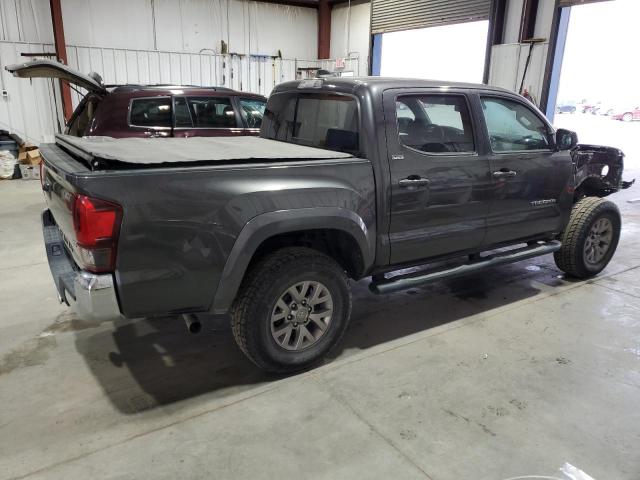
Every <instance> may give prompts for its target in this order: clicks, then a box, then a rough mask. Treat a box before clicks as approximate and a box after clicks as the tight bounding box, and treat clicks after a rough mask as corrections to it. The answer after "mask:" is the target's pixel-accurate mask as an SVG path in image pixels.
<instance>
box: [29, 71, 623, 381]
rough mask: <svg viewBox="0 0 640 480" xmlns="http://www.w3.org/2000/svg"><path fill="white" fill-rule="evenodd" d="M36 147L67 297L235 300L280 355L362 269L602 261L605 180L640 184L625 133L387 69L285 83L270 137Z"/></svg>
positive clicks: (318, 338) (592, 267)
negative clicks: (620, 145)
mask: <svg viewBox="0 0 640 480" xmlns="http://www.w3.org/2000/svg"><path fill="white" fill-rule="evenodd" d="M41 153H42V156H43V158H44V164H43V168H42V175H41V177H42V188H43V190H44V195H45V199H46V202H47V209H46V210H45V212H44V213H43V216H42V219H43V225H44V237H45V243H46V250H47V256H48V259H49V262H50V266H51V271H52V273H53V277H54V279H55V283H56V287H57V289H58V293H59V295H60V299H61V301H65V302H67V303H69V304H73V306H74V307H75V308H76V309H77V311H78V312H79V314H80V315H83V316H88V317H100V318H104V317H109V316H116V315H123V316H124V317H128V318H133V317H146V316H157V315H176V316H178V315H181V316H183V317H184V318H185V320H186V322H187V325H188V326H189V327H190V328H191V329H194V330H195V329H196V327H197V326H198V323H197V318H198V317H197V315H198V314H203V313H216V314H222V313H227V312H228V313H230V318H231V326H232V330H233V334H234V336H235V338H236V340H237V342H238V345H239V347H240V348H241V349H242V351H243V352H245V353H246V355H247V356H248V357H249V358H250V359H251V360H252V361H253V362H255V364H256V365H258V366H259V367H261V368H263V369H265V370H269V371H275V372H291V371H296V370H300V369H304V368H308V367H309V366H311V365H313V364H315V363H316V362H317V361H318V360H320V359H321V358H323V356H324V355H325V354H326V353H327V352H328V351H329V350H330V349H331V348H332V347H333V346H334V345H335V344H336V343H337V342H338V341H339V340H340V338H341V336H342V334H343V333H344V331H345V329H346V327H347V324H348V320H349V316H350V313H351V294H350V287H349V282H350V279H353V280H358V279H362V278H364V277H371V284H370V287H371V290H372V292H374V293H378V294H385V293H387V292H391V291H394V290H398V289H403V288H407V287H412V286H416V285H421V284H424V283H427V282H430V281H434V280H437V279H443V278H448V277H453V276H459V275H464V274H466V273H470V272H477V271H480V270H482V269H485V268H490V267H493V266H495V265H500V264H504V263H509V262H515V261H519V260H523V259H527V258H532V257H535V256H539V255H544V254H548V253H553V254H554V256H555V261H556V264H557V265H558V268H559V269H561V270H562V271H564V272H566V273H567V274H568V275H571V276H574V277H577V278H587V277H590V276H593V275H596V274H597V273H599V272H600V271H601V270H602V269H603V268H605V266H606V265H607V263H608V262H609V260H610V259H611V257H612V255H613V254H614V252H615V250H616V246H617V243H618V239H619V235H620V214H619V212H618V209H617V208H616V206H615V204H613V203H611V202H609V201H606V200H604V199H603V198H602V197H605V196H607V195H609V194H611V193H614V192H616V191H618V190H619V189H621V188H626V187H628V186H629V185H630V182H623V181H622V170H623V157H624V155H623V153H622V152H620V151H619V150H617V149H614V148H608V147H597V146H586V145H578V144H577V138H576V135H575V134H574V133H573V132H570V131H567V130H558V131H554V129H553V128H552V126H551V125H550V124H549V122H548V121H547V120H546V119H545V117H544V116H543V115H542V114H541V113H540V111H538V110H537V109H536V108H535V107H534V106H533V105H532V104H531V103H529V102H528V101H527V100H525V99H523V98H522V97H520V96H518V95H515V94H513V93H510V92H508V91H506V90H502V89H496V88H491V87H487V86H485V85H472V84H459V83H444V82H433V81H422V80H400V79H391V78H325V79H317V80H303V81H296V82H289V83H285V84H282V85H279V86H278V87H276V89H275V90H274V92H273V93H272V95H271V97H270V98H269V101H268V105H267V109H266V112H265V117H264V121H263V124H262V129H261V136H260V138H257V137H256V138H253V137H246V138H234V139H230V138H188V139H184V138H165V139H131V138H128V139H112V138H104V137H94V138H90V137H88V138H77V137H68V136H58V137H57V140H56V143H55V144H48V145H42V146H41ZM417 266H420V268H418V269H411V272H410V273H406V270H405V269H407V267H417ZM401 270H405V271H401Z"/></svg>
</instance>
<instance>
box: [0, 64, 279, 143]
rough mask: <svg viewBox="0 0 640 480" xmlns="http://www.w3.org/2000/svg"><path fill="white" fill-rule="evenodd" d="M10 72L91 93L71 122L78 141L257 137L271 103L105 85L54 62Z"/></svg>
mask: <svg viewBox="0 0 640 480" xmlns="http://www.w3.org/2000/svg"><path fill="white" fill-rule="evenodd" d="M6 69H7V70H8V71H9V72H11V73H13V74H14V75H15V76H17V77H22V78H41V77H44V78H48V77H51V78H62V79H64V80H67V81H68V82H70V83H72V84H74V85H77V86H79V87H82V88H84V89H86V90H87V94H86V95H85V96H84V98H83V99H82V100H81V101H80V103H79V104H78V106H77V107H76V109H75V111H74V112H73V115H72V116H71V118H70V119H69V122H68V123H67V126H66V129H65V133H66V134H67V135H73V136H75V137H83V136H108V137H115V138H121V137H143V138H145V137H221V136H222V137H228V136H242V135H258V133H259V132H260V125H261V124H262V115H263V113H264V108H265V105H266V102H267V99H266V98H265V97H263V96H262V95H256V94H253V93H246V92H239V91H236V90H231V89H229V88H224V87H197V86H185V85H113V86H112V85H109V86H107V85H104V84H103V83H102V79H101V78H100V76H99V75H97V74H95V73H92V74H89V75H84V74H82V73H80V72H77V71H75V70H73V69H71V68H69V67H67V66H66V65H63V64H61V63H58V62H55V61H52V60H33V61H31V62H27V63H23V64H18V65H11V66H8V67H6Z"/></svg>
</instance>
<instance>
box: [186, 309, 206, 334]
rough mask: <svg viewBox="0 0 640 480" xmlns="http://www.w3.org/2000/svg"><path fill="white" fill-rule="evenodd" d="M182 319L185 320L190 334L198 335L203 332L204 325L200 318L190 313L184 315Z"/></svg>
mask: <svg viewBox="0 0 640 480" xmlns="http://www.w3.org/2000/svg"><path fill="white" fill-rule="evenodd" d="M182 318H184V322H185V324H186V325H187V330H188V331H189V333H192V334H196V333H200V332H201V331H202V323H200V320H198V317H196V316H195V315H194V314H192V313H188V314H185V315H183V316H182Z"/></svg>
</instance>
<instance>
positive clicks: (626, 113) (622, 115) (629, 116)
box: [611, 107, 640, 122]
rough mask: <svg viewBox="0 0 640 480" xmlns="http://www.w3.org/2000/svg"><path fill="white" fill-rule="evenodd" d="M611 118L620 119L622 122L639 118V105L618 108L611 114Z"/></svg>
mask: <svg viewBox="0 0 640 480" xmlns="http://www.w3.org/2000/svg"><path fill="white" fill-rule="evenodd" d="M611 118H613V119H614V120H622V121H623V122H631V121H633V120H640V107H635V108H628V109H622V110H618V111H617V112H616V113H614V114H613V115H611Z"/></svg>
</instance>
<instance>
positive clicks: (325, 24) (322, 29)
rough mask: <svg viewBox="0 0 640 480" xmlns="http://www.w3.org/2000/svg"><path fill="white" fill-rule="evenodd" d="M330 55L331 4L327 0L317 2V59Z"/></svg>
mask: <svg viewBox="0 0 640 480" xmlns="http://www.w3.org/2000/svg"><path fill="white" fill-rule="evenodd" d="M330 56H331V5H330V4H329V0H319V2H318V59H320V60H322V59H325V58H329V57H330Z"/></svg>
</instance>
